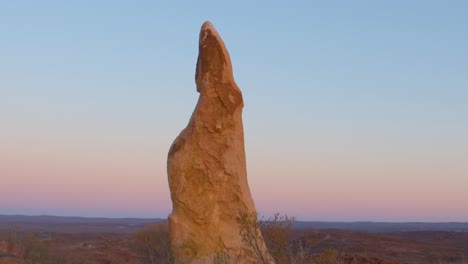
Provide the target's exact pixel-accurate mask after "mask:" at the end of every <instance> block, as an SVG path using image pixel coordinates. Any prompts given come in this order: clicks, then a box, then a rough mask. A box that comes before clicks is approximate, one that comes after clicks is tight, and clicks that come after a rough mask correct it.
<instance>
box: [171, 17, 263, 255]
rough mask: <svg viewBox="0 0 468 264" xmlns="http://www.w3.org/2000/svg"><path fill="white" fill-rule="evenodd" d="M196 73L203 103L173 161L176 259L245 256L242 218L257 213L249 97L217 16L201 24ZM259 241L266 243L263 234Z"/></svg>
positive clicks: (178, 141) (176, 143) (173, 148)
mask: <svg viewBox="0 0 468 264" xmlns="http://www.w3.org/2000/svg"><path fill="white" fill-rule="evenodd" d="M195 80H196V86H197V91H198V92H199V93H200V97H199V99H198V103H197V105H196V107H195V110H194V112H193V114H192V117H191V118H190V121H189V123H188V125H187V127H186V128H185V129H184V130H183V131H182V132H181V133H180V135H179V136H178V137H177V138H176V140H175V141H174V143H173V144H172V146H171V148H170V150H169V155H168V161H167V170H168V178H169V187H170V190H171V199H172V204H173V210H172V213H171V214H170V215H169V231H170V239H171V248H172V252H173V255H174V259H175V263H176V264H179V263H213V261H214V259H215V257H217V256H218V257H219V256H223V257H224V258H225V257H226V256H227V257H228V259H229V262H231V263H241V262H243V261H240V260H238V257H239V255H241V254H242V251H243V249H244V248H245V245H244V242H243V240H242V238H241V235H240V227H239V224H238V223H237V222H236V218H237V217H238V216H239V214H240V213H241V212H242V213H252V212H255V207H254V203H253V200H252V196H251V194H250V190H249V186H248V183H247V171H246V162H245V150H244V130H243V125H242V108H243V106H244V103H243V100H242V93H241V91H240V90H239V88H238V87H237V85H236V83H235V81H234V77H233V73H232V65H231V59H230V57H229V53H228V51H227V49H226V47H225V45H224V42H223V40H222V39H221V37H220V36H219V34H218V32H217V31H216V29H215V28H214V27H213V25H212V24H211V23H210V22H205V23H204V24H203V26H202V28H201V31H200V40H199V55H198V61H197V68H196V75H195ZM260 238H261V236H260ZM259 244H260V247H262V248H264V249H266V247H265V244H264V242H263V240H261V241H260V243H259Z"/></svg>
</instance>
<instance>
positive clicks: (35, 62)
mask: <svg viewBox="0 0 468 264" xmlns="http://www.w3.org/2000/svg"><path fill="white" fill-rule="evenodd" d="M467 12H468V3H467V2H466V1H450V2H441V1H352V2H351V1H323V2H318V1H235V2H230V3H221V2H219V1H211V2H210V1H179V2H177V1H171V2H169V1H167V2H162V1H138V2H129V1H79V2H78V1H73V2H72V1H67V2H65V1H4V2H3V3H1V4H0V58H1V60H0V92H1V96H0V131H2V133H1V134H0V146H3V147H2V148H1V149H0V162H1V163H0V164H2V163H3V164H5V165H4V166H0V167H3V168H0V177H1V178H2V181H3V182H4V184H2V185H1V186H3V187H0V213H26V214H37V213H46V214H64V215H76V214H80V215H103V216H145V217H147V216H157V217H163V216H165V215H167V214H168V213H169V211H170V207H171V204H170V200H169V195H168V188H167V180H166V175H165V173H166V172H165V162H166V160H165V159H166V154H167V150H168V148H169V146H170V144H171V143H172V140H173V139H174V138H175V137H176V136H177V134H178V133H179V132H180V130H181V129H182V128H184V127H185V125H186V123H187V121H188V118H189V117H190V114H191V112H192V111H193V108H194V105H195V103H196V100H197V97H198V94H197V93H196V90H195V83H194V74H195V63H196V58H197V52H198V47H197V45H198V31H199V28H200V26H201V24H202V23H203V22H204V21H205V20H210V21H211V22H212V23H213V24H214V25H215V27H216V28H217V29H218V31H219V32H220V34H221V36H222V37H223V39H224V41H225V42H226V45H227V48H228V49H229V51H230V54H231V58H232V62H233V67H234V74H235V78H236V81H237V83H238V85H239V87H240V88H241V90H242V91H243V93H244V100H245V105H246V106H245V109H244V122H245V132H246V149H247V160H248V166H249V168H248V170H249V182H250V185H251V188H252V192H253V196H254V199H255V201H256V205H257V208H258V209H259V211H260V212H264V213H265V214H271V213H273V212H275V211H280V212H284V213H288V214H290V215H296V216H298V217H299V218H303V219H312V220H313V219H318V220H388V221H400V220H401V221H406V220H424V221H433V220H434V221H436V220H437V221H439V220H440V221H449V220H458V221H468V214H467V213H466V212H463V208H464V207H463V205H464V204H467V203H468V196H467V195H466V194H465V190H464V189H465V187H464V186H468V165H467V164H468V160H467V157H468V138H467V135H468V104H467V103H466V102H467V101H468V74H466V73H467V72H468V49H467V48H466V47H468V16H467V15H466V14H467ZM2 159H3V161H2ZM116 164H119V166H117V165H116ZM57 167H60V169H57ZM123 167H124V168H125V169H123ZM37 168H40V169H37ZM37 171H40V173H36V172H37ZM83 171H84V172H83ZM103 171H105V173H103ZM51 175H52V176H51ZM116 175H119V176H116ZM41 177H43V180H40V179H41ZM129 179H130V180H129ZM133 179H134V180H133ZM32 181H34V184H35V186H37V188H38V189H41V190H50V191H47V192H46V193H41V192H37V193H36V192H35V191H34V188H32V187H31V188H30V189H31V190H30V191H28V192H26V191H25V190H26V189H27V190H29V189H28V188H24V186H27V185H28V184H30V183H31V182H32ZM36 181H37V182H36ZM113 181H115V183H114V184H115V185H116V186H117V187H115V189H117V190H116V191H115V192H113V191H112V189H113V187H111V188H109V186H108V185H109V183H110V182H113ZM129 181H132V182H134V183H133V184H128V183H129ZM52 183H54V184H52ZM74 183H80V184H81V185H80V184H78V185H79V186H81V187H80V188H81V189H80V188H74ZM101 185H102V188H105V189H106V190H107V192H109V193H108V196H107V198H108V201H107V202H102V204H101V205H99V206H98V205H96V208H94V207H92V206H89V208H88V207H87V206H88V204H87V202H89V203H92V202H91V201H88V200H86V199H84V200H86V201H80V197H83V196H84V195H86V196H96V195H98V194H99V193H98V190H99V186H101ZM122 185H124V186H128V187H129V188H130V190H131V191H126V190H124V188H123V187H122ZM5 186H16V187H15V188H16V189H17V190H18V191H15V192H13V191H11V190H10V191H9V190H7V188H9V187H5ZM88 186H96V187H95V190H94V189H93V190H91V191H86V190H87V188H88ZM148 186H153V187H148ZM57 188H62V189H64V190H67V191H66V192H65V193H67V194H71V195H70V197H68V196H67V198H64V197H63V193H61V192H55V191H53V190H54V189H57ZM9 189H11V188H9ZM16 189H15V190H16ZM20 190H24V191H20ZM1 193H4V196H5V197H2V194H1ZM6 193H8V194H9V196H8V197H7V196H6ZM26 193H27V194H28V195H31V198H33V200H41V199H42V198H41V197H48V199H49V200H47V201H53V200H56V199H59V200H63V201H64V204H57V205H54V204H50V203H49V202H47V201H46V200H44V202H42V203H39V202H38V203H28V202H27V201H23V200H24V197H25V194H26ZM357 194H358V195H357ZM379 194H380V195H379ZM125 195H129V196H131V197H128V201H131V202H128V204H126V205H125V206H122V208H120V205H122V202H121V200H120V199H121V198H122V197H125ZM376 196H378V198H377V197H376ZM141 197H145V198H144V199H143V198H141ZM437 197H439V198H437ZM107 198H106V197H103V198H101V200H105V199H107ZM67 199H69V202H67V201H68V200H67ZM350 201H352V202H350ZM153 202H154V203H153ZM324 204H330V207H331V208H326V207H324V206H323V205H324ZM151 206H154V208H150V207H151ZM119 208H120V209H119ZM134 208H137V209H134ZM343 208H351V209H350V210H349V211H347V210H343ZM382 208H386V209H388V210H382Z"/></svg>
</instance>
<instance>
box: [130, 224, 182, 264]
mask: <svg viewBox="0 0 468 264" xmlns="http://www.w3.org/2000/svg"><path fill="white" fill-rule="evenodd" d="M135 241H136V244H137V248H138V249H139V250H140V251H141V254H140V255H141V261H142V263H150V264H171V263H173V259H172V254H171V248H170V244H169V230H168V228H167V223H155V224H150V225H147V226H146V227H145V228H144V229H142V230H140V231H138V232H137V233H136V234H135Z"/></svg>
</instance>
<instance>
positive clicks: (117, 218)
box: [0, 213, 468, 224]
mask: <svg viewBox="0 0 468 264" xmlns="http://www.w3.org/2000/svg"><path fill="white" fill-rule="evenodd" d="M0 217H55V218H82V219H113V220H122V219H134V220H167V218H161V217H133V216H127V217H111V216H78V215H52V214H1V213H0ZM295 222H324V223H392V224H398V223H402V224H403V223H429V224H442V223H457V224H460V223H461V224H468V221H445V222H440V221H371V220H350V221H343V220H341V221H336V220H295Z"/></svg>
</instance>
